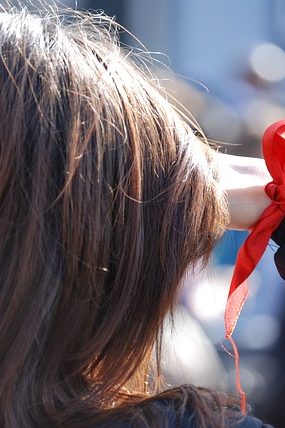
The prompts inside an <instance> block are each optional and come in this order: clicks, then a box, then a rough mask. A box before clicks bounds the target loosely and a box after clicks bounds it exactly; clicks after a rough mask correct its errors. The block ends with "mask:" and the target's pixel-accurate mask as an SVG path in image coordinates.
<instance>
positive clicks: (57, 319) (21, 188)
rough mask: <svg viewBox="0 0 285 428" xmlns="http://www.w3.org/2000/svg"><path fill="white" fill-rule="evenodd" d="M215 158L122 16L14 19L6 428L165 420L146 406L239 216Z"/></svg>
mask: <svg viewBox="0 0 285 428" xmlns="http://www.w3.org/2000/svg"><path fill="white" fill-rule="evenodd" d="M127 56H128V58H127ZM213 156H214V154H213V152H212V150H211V149H210V148H209V147H208V145H207V144H206V143H205V142H202V141H200V140H199V139H198V138H196V137H195V136H194V134H193V132H192V130H191V128H190V126H189V125H187V123H186V121H185V120H183V119H182V118H181V117H180V116H179V114H178V113H176V112H175V111H174V109H173V108H172V107H171V106H170V104H169V103H168V102H167V101H166V99H165V98H164V97H163V96H162V95H161V94H160V93H159V92H158V91H157V89H156V88H155V86H154V85H153V84H152V83H151V82H150V80H149V79H146V77H145V75H144V73H143V72H142V71H141V70H140V69H139V66H138V64H137V61H135V60H132V59H131V58H130V56H129V54H127V53H126V52H125V51H123V50H121V49H120V48H119V42H118V37H117V31H116V25H115V24H114V23H112V22H111V21H110V20H108V19H107V18H104V17H103V16H102V15H93V16H91V15H90V14H87V13H85V14H82V13H80V14H79V13H77V14H75V13H74V14H73V15H69V17H68V16H66V15H61V14H59V13H51V12H49V13H48V14H45V15H42V16H40V15H37V14H30V13H28V12H27V11H26V10H24V9H23V10H20V11H17V10H15V9H13V10H10V11H9V12H3V13H1V14H0V189H1V191H0V314H1V317H0V379H1V381H0V422H1V426H4V427H5V428H6V427H7V428H10V427H13V428H23V427H29V428H31V427H46V426H48V427H49V426H51V427H52V426H62V427H65V426H66V427H69V428H70V427H80V426H82V427H87V426H88V427H89V426H98V424H99V421H101V422H100V423H102V424H104V423H105V424H107V425H108V424H109V426H112V424H110V423H108V422H106V420H107V419H106V418H107V417H109V416H110V414H111V415H112V417H113V418H117V417H118V418H123V417H124V415H125V416H126V415H129V416H130V417H133V418H134V419H133V423H134V424H137V425H138V426H166V422H163V421H162V419H161V422H158V421H155V418H153V417H150V416H148V415H147V411H145V413H144V410H143V406H141V403H142V401H144V403H145V408H147V409H148V411H149V412H150V414H155V411H154V412H152V411H151V410H150V409H151V405H153V404H150V405H149V407H148V406H147V403H148V402H150V403H153V401H151V400H150V399H151V397H152V394H153V390H152V384H153V383H154V381H153V379H152V378H150V377H148V376H150V372H151V371H150V360H151V353H152V350H153V347H154V345H155V346H156V356H157V368H159V360H160V337H161V331H162V324H163V319H164V316H165V315H166V313H167V312H169V311H171V309H172V307H173V305H174V303H175V299H176V297H177V292H178V289H179V282H180V280H181V277H182V276H183V273H184V272H185V270H186V269H187V268H188V267H191V266H194V265H195V264H196V263H197V262H198V261H199V262H201V261H202V262H206V261H207V259H208V257H209V254H210V251H211V249H212V247H213V244H214V243H215V241H216V239H217V237H218V236H219V235H220V233H221V231H222V230H223V228H224V226H225V223H226V221H227V210H226V209H225V204H224V199H223V195H222V194H221V193H220V192H219V190H218V184H217V172H216V166H215V162H214V159H213ZM152 376H153V378H154V380H155V378H156V377H157V371H156V370H155V371H154V372H153V375H152ZM184 389H185V388H184ZM186 389H187V388H186ZM189 390H191V391H192V392H191V391H190V393H189ZM189 390H188V389H187V391H188V392H187V394H188V395H189V397H192V402H195V399H193V397H194V396H195V397H196V395H195V394H197V390H195V391H196V392H195V394H194V395H193V391H194V389H191V388H190V389H189ZM181 391H182V389H181V390H180V392H177V393H175V392H174V391H172V392H167V393H164V395H162V396H161V397H164V399H166V398H167V397H170V396H171V397H172V398H173V397H182V396H184V395H183V394H182V395H181ZM188 395H187V396H188ZM173 399H174V398H173ZM193 400H194V401H193ZM199 400H200V399H199ZM199 400H198V399H196V401H197V402H198V401H199ZM201 400H202V399H201ZM201 400H200V401H199V402H201ZM182 401H183V400H182ZM184 404H185V400H184ZM210 407H211V406H208V407H207V406H206V407H205V408H208V410H209V408H210ZM205 408H204V410H203V412H204V413H203V412H202V411H201V412H200V413H199V412H197V414H198V416H199V414H200V416H199V417H201V421H202V420H203V421H204V419H205ZM156 411H158V410H156ZM203 415H204V416H203ZM203 418H204V419H203ZM104 421H105V422H104ZM205 421H206V419H205ZM203 423H204V422H203ZM205 423H206V422H205ZM92 424H93V425H92ZM94 424H97V425H94ZM163 424H165V425H163ZM107 425H106V426H107ZM199 426H203V425H199ZM205 426H206V425H205ZM211 426H214V425H211ZM217 426H219V427H221V421H220V419H219V422H217Z"/></svg>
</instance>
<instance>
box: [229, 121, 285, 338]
mask: <svg viewBox="0 0 285 428" xmlns="http://www.w3.org/2000/svg"><path fill="white" fill-rule="evenodd" d="M262 144H263V146H262V148H263V156H264V160H265V162H266V165H267V168H268V171H269V173H270V175H271V177H272V181H271V182H270V183H268V184H267V185H266V186H265V192H266V194H267V195H268V196H269V198H270V199H271V201H272V202H271V204H270V205H269V206H268V207H267V208H266V209H265V210H264V212H263V213H262V215H261V216H260V218H259V219H258V220H257V222H256V223H255V224H254V225H252V227H251V230H250V235H249V236H248V238H247V239H246V241H245V242H244V244H243V245H242V246H241V248H240V250H239V252H238V256H237V260H236V265H235V269H234V274H233V277H232V281H231V286H230V291H229V295H228V301H227V306H226V311H225V328H226V337H228V338H229V337H231V335H232V333H233V330H234V328H235V326H236V323H237V320H238V317H239V314H240V311H241V310H242V307H243V304H244V302H245V299H246V296H247V294H248V288H247V284H246V280H247V278H248V277H249V275H250V274H251V273H252V272H253V270H254V268H255V267H256V265H257V263H258V262H259V260H260V259H261V257H262V255H263V253H264V251H265V249H266V246H267V244H268V241H269V239H270V237H271V236H272V234H273V236H274V231H276V229H277V228H278V226H279V225H280V223H281V222H282V220H283V219H284V218H285V120H281V121H279V122H277V123H274V124H273V125H271V126H270V127H269V128H267V129H266V131H265V133H264V136H263V143H262ZM278 237H279V233H278ZM284 251H285V250H284ZM281 253H282V254H283V250H281V252H280V254H281ZM277 261H278V262H279V256H278V255H277ZM284 273H285V272H284ZM282 275H283V270H282Z"/></svg>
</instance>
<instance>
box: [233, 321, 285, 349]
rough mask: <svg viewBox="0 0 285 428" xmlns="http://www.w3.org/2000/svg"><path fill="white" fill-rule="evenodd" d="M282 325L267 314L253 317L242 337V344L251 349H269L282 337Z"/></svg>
mask: <svg viewBox="0 0 285 428" xmlns="http://www.w3.org/2000/svg"><path fill="white" fill-rule="evenodd" d="M280 332H281V330H280V323H279V321H278V320H277V319H276V318H274V317H273V316H270V315H267V314H259V315H253V316H251V317H250V318H249V319H248V320H247V325H246V328H244V330H243V334H242V335H241V336H240V343H241V344H242V346H246V347H247V348H249V349H255V350H260V349H265V348H269V347H271V346H273V345H275V343H276V342H277V340H278V339H279V337H280Z"/></svg>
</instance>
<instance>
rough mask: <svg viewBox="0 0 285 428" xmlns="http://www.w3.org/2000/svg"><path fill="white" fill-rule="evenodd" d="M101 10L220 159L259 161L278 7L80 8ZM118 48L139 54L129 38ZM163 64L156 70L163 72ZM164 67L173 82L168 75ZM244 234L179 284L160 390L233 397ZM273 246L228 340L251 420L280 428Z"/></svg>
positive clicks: (132, 2) (278, 82) (277, 67)
mask: <svg viewBox="0 0 285 428" xmlns="http://www.w3.org/2000/svg"><path fill="white" fill-rule="evenodd" d="M61 3H64V4H66V5H68V6H70V7H77V8H78V9H91V10H98V9H99V10H104V11H105V13H106V14H108V15H110V16H115V17H116V18H115V19H116V20H117V21H118V22H119V23H121V24H122V25H124V26H125V27H126V28H127V29H128V30H130V31H131V32H132V33H133V34H134V35H135V36H136V37H137V38H138V39H139V40H140V41H141V42H142V43H143V44H144V45H145V46H146V49H147V50H148V51H150V52H152V56H153V57H154V58H155V60H157V61H160V62H161V63H162V64H161V67H160V66H159V63H158V62H156V66H155V68H156V73H158V75H159V77H160V78H161V79H162V80H163V84H164V85H165V86H166V87H167V88H168V91H169V93H170V94H171V95H172V96H174V97H175V98H177V100H179V102H180V103H182V104H183V106H185V108H186V109H187V110H188V111H189V112H190V113H191V114H192V115H193V116H194V118H195V119H196V120H197V122H198V123H199V125H200V126H201V127H202V129H203V130H204V132H205V133H206V135H207V137H208V138H209V139H212V140H216V141H222V142H224V143H225V144H223V145H222V148H221V151H224V152H227V153H230V154H235V155H245V156H261V138H262V134H263V131H264V130H265V128H266V127H267V126H268V125H269V124H271V123H272V122H274V121H276V120H279V119H281V118H284V117H285V97H284V93H285V2H284V0H251V1H247V0H240V1H238V2H237V1H236V2H234V1H228V0H216V1H215V2H213V1H211V0H175V1H173V0H89V1H88V0H78V1H77V6H76V5H75V1H68V0H65V1H63V0H62V1H61ZM121 41H122V43H126V44H128V45H130V46H132V47H133V48H134V49H135V50H141V49H142V46H141V45H140V44H139V43H138V41H136V39H134V38H132V37H130V36H129V35H128V34H127V33H122V34H121ZM163 64H164V65H163ZM168 67H169V68H170V69H171V70H172V72H173V73H170V71H169V70H168ZM246 236H247V235H246V233H243V232H227V233H226V234H225V236H224V238H223V239H222V241H221V242H220V244H219V245H218V247H217V248H216V250H215V253H214V255H213V260H212V263H211V265H210V266H209V268H208V269H207V270H206V271H203V272H200V273H197V275H196V276H195V278H194V279H193V275H191V278H190V275H189V276H187V275H186V277H185V281H184V282H185V284H184V287H183V292H182V295H181V299H180V304H179V305H178V306H177V310H176V311H175V314H174V316H175V327H174V328H173V327H172V323H171V322H168V320H166V329H165V335H164V373H165V376H166V381H167V383H168V384H171V385H176V384H181V383H189V382H191V383H194V384H196V385H203V386H207V387H215V388H220V389H222V390H224V391H232V392H234V391H235V369H234V361H233V358H232V356H231V355H229V352H228V351H227V349H228V348H229V345H228V344H227V343H225V342H224V339H223V337H224V322H223V314H224V308H225V301H226V296H227V292H228V289H229V283H230V278H231V275H232V272H233V265H234V263H235V258H236V254H237V251H238V248H239V246H240V245H241V243H242V242H243V240H244V239H245V238H246ZM275 251H276V246H275V244H274V243H273V242H272V243H271V244H270V245H269V246H268V249H267V251H266V253H265V255H264V257H263V259H262V261H261V262H260V263H259V265H258V268H257V269H256V271H255V273H254V274H253V275H252V276H251V278H250V296H249V298H248V300H247V303H246V305H245V308H244V310H243V311H242V314H241V316H240V319H239V322H238V326H237V328H236V331H235V334H234V336H235V339H236V343H237V345H238V348H239V351H240V364H241V381H242V385H243V388H244V389H245V391H246V393H247V396H248V401H249V403H251V404H252V406H253V409H254V414H255V415H256V416H258V417H260V418H261V419H264V420H266V421H267V422H270V423H272V424H273V425H274V426H276V428H282V427H283V428H284V426H285V413H284V411H283V407H282V405H283V401H285V358H284V357H285V341H284V331H285V317H284V313H285V311H284V310H283V308H284V305H285V288H284V281H283V280H281V278H280V277H279V276H278V274H277V273H276V270H275V266H274V263H273V254H274V252H275Z"/></svg>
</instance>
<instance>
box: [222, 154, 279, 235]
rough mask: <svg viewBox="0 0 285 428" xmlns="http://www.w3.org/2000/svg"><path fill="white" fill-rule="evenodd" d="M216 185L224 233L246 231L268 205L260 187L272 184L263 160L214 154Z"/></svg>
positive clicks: (267, 199) (268, 201) (266, 197)
mask: <svg viewBox="0 0 285 428" xmlns="http://www.w3.org/2000/svg"><path fill="white" fill-rule="evenodd" d="M217 156H218V162H219V171H220V184H221V187H222V190H223V191H224V192H225V194H226V197H227V201H228V207H229V213H230V223H229V225H228V229H235V230H249V229H250V228H251V226H252V225H253V224H254V223H255V222H256V221H257V220H258V218H259V217H260V216H261V214H262V213H263V211H264V210H265V208H266V207H268V205H270V202H271V201H270V199H269V198H268V196H267V195H266V193H265V191H264V186H265V185H266V184H267V183H269V182H270V181H272V178H271V175H270V174H269V172H268V170H267V167H266V165H265V162H264V160H263V159H258V158H250V157H243V156H232V155H225V154H221V153H218V154H217Z"/></svg>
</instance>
